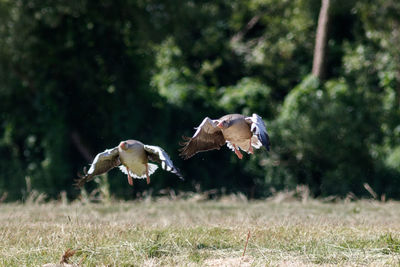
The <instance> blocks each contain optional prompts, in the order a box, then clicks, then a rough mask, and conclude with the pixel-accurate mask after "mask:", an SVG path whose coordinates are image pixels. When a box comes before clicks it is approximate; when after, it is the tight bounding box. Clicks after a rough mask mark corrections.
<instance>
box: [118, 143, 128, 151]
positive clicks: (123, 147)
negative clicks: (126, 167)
mask: <svg viewBox="0 0 400 267" xmlns="http://www.w3.org/2000/svg"><path fill="white" fill-rule="evenodd" d="M119 146H120V147H121V149H123V150H126V149H127V147H126V142H121V144H119Z"/></svg>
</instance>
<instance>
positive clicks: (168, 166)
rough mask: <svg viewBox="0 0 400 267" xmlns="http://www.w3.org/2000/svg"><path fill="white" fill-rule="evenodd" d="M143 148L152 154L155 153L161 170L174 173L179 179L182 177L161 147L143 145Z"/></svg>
mask: <svg viewBox="0 0 400 267" xmlns="http://www.w3.org/2000/svg"><path fill="white" fill-rule="evenodd" d="M144 150H146V151H147V152H149V153H151V154H153V155H156V156H157V157H158V158H159V159H160V161H161V168H162V169H163V170H166V171H169V172H172V173H175V174H176V175H178V176H179V177H180V178H181V179H183V177H182V175H181V174H180V172H179V170H178V169H177V168H175V166H174V164H173V163H172V160H171V159H170V158H169V156H168V154H167V153H166V152H165V151H164V149H162V148H161V147H158V146H149V145H144Z"/></svg>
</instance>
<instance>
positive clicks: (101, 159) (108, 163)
mask: <svg viewBox="0 0 400 267" xmlns="http://www.w3.org/2000/svg"><path fill="white" fill-rule="evenodd" d="M120 164H121V161H120V160H119V153H118V147H114V148H112V149H106V150H105V151H104V152H101V153H99V154H97V155H96V157H95V158H94V160H93V162H92V164H91V166H90V169H89V171H86V168H84V169H83V170H84V174H83V175H82V174H78V176H79V178H80V179H78V180H77V185H78V186H82V185H83V184H84V183H86V182H88V181H90V180H92V179H93V178H94V177H95V176H96V175H100V174H103V173H106V172H108V171H109V170H111V169H112V168H114V167H116V166H118V165H120Z"/></svg>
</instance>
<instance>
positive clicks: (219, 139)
mask: <svg viewBox="0 0 400 267" xmlns="http://www.w3.org/2000/svg"><path fill="white" fill-rule="evenodd" d="M196 129H197V130H196V132H195V134H194V135H193V137H192V138H189V137H184V139H185V141H186V142H183V143H182V145H183V147H182V148H181V149H180V151H181V153H180V155H181V156H182V157H183V158H184V159H188V158H190V157H192V156H193V155H195V154H196V153H198V152H202V151H208V150H213V149H220V147H221V146H223V145H224V144H225V138H224V136H223V134H222V131H221V129H219V128H218V127H217V124H216V123H215V122H214V121H213V120H211V119H210V118H208V117H206V118H205V119H204V120H203V121H202V122H201V124H200V125H199V127H197V128H196Z"/></svg>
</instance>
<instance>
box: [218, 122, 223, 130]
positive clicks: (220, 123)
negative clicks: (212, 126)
mask: <svg viewBox="0 0 400 267" xmlns="http://www.w3.org/2000/svg"><path fill="white" fill-rule="evenodd" d="M217 127H218V128H220V129H222V128H223V124H222V121H220V122H219V123H218V124H217Z"/></svg>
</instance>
